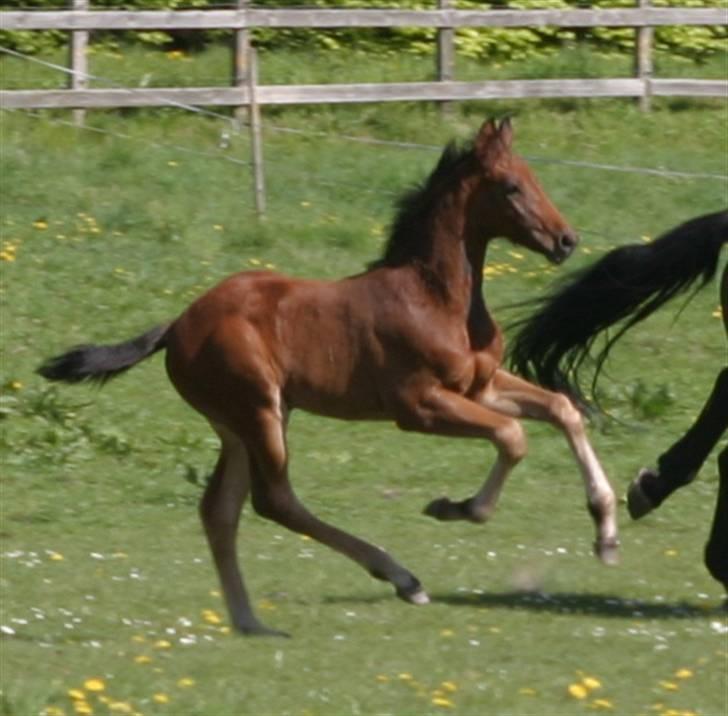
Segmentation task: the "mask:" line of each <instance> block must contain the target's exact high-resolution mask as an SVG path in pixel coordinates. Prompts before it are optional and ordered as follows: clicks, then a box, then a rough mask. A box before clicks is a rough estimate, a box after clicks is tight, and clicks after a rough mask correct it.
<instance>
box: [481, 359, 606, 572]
mask: <svg viewBox="0 0 728 716" xmlns="http://www.w3.org/2000/svg"><path fill="white" fill-rule="evenodd" d="M480 402H481V403H482V404H483V405H486V406H487V407H489V408H492V409H493V410H497V411H498V412H501V413H504V414H506V415H510V416H512V417H515V418H532V419H534V420H545V421H547V422H549V423H551V424H552V425H555V426H556V427H558V428H560V429H561V430H562V431H563V432H564V434H565V435H566V439H567V440H568V442H569V446H570V447H571V450H572V452H573V453H574V457H575V458H576V461H577V463H578V464H579V468H580V470H581V474H582V478H583V480H584V485H585V488H586V495H587V504H588V507H589V512H590V514H591V516H592V518H593V519H594V522H595V524H596V527H597V540H596V543H595V551H596V553H597V556H598V557H599V558H600V559H601V560H602V561H603V562H605V563H607V564H612V563H615V562H616V561H617V549H618V546H619V542H618V539H617V509H616V505H617V499H616V496H615V494H614V490H613V488H612V486H611V485H610V484H609V480H608V479H607V476H606V475H605V474H604V470H603V469H602V466H601V465H600V464H599V460H598V459H597V456H596V454H595V453H594V449H593V448H592V446H591V444H590V443H589V440H588V438H587V436H586V430H585V429H584V420H583V418H582V416H581V413H580V412H579V411H578V410H577V409H576V408H575V407H574V405H573V404H572V402H571V401H570V400H569V399H568V398H567V397H566V396H565V395H563V394H562V393H553V392H551V391H548V390H545V389H544V388H541V387H539V386H537V385H533V384H532V383H529V382H528V381H526V380H523V379H522V378H519V377H517V376H515V375H513V374H511V373H508V372H507V371H505V370H502V369H500V370H498V371H496V373H495V375H494V377H493V380H492V382H491V384H490V385H489V386H488V389H487V390H486V391H485V392H484V393H483V395H482V396H481V398H480Z"/></svg>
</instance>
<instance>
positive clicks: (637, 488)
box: [627, 470, 655, 520]
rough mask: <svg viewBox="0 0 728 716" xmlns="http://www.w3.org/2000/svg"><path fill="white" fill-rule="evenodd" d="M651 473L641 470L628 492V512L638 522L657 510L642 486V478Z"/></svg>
mask: <svg viewBox="0 0 728 716" xmlns="http://www.w3.org/2000/svg"><path fill="white" fill-rule="evenodd" d="M649 472H650V471H649V470H641V471H640V474H639V475H638V476H637V478H636V479H635V480H633V481H632V484H631V485H630V486H629V490H628V491H627V511H628V512H629V516H630V517H631V518H632V519H633V520H638V519H639V518H640V517H644V516H645V515H646V514H648V513H650V512H652V510H653V509H654V508H655V506H654V504H653V503H652V500H650V498H649V497H647V495H646V494H645V492H644V490H643V489H642V485H641V484H640V478H641V477H642V475H644V474H647V473H649Z"/></svg>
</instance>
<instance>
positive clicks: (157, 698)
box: [152, 693, 169, 704]
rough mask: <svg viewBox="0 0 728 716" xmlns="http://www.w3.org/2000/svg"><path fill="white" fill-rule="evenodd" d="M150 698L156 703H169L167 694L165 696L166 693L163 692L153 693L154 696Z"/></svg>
mask: <svg viewBox="0 0 728 716" xmlns="http://www.w3.org/2000/svg"><path fill="white" fill-rule="evenodd" d="M152 699H153V700H154V702H155V703H158V704H168V703H169V696H167V694H164V693H158V694H154V696H152Z"/></svg>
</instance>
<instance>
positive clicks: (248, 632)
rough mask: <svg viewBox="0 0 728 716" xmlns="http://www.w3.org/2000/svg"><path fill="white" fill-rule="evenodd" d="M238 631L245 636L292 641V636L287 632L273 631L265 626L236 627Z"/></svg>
mask: <svg viewBox="0 0 728 716" xmlns="http://www.w3.org/2000/svg"><path fill="white" fill-rule="evenodd" d="M236 629H237V631H238V632H239V633H240V634H242V635H243V636H275V637H279V638H283V639H290V638H291V635H290V634H289V633H288V632H285V631H279V630H278V629H271V628H270V627H267V626H265V625H264V624H253V625H252V626H240V627H236Z"/></svg>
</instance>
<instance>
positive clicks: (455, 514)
mask: <svg viewBox="0 0 728 716" xmlns="http://www.w3.org/2000/svg"><path fill="white" fill-rule="evenodd" d="M422 512H423V514H425V515H427V516H428V517H434V518H435V519H436V520H439V521H440V522H454V521H455V520H468V521H469V522H485V520H486V517H484V516H483V517H481V516H479V515H476V514H475V513H474V512H473V506H472V499H468V500H462V501H460V502H453V501H452V500H451V499H450V498H449V497H438V498H437V499H436V500H433V501H432V502H430V504H429V505H427V507H425V509H424V510H422Z"/></svg>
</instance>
